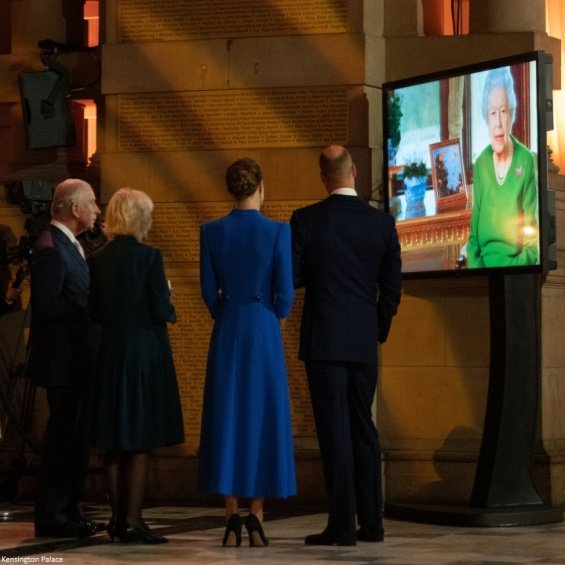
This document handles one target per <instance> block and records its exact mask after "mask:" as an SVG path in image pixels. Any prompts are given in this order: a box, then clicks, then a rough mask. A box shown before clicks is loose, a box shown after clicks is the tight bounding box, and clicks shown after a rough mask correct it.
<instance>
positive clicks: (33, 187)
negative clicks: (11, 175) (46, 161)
mask: <svg viewBox="0 0 565 565" xmlns="http://www.w3.org/2000/svg"><path fill="white" fill-rule="evenodd" d="M4 188H5V190H6V202H7V203H8V204H14V205H16V206H19V207H20V209H21V211H22V212H23V213H24V214H33V215H36V214H40V213H43V212H45V213H48V212H49V208H50V206H51V200H52V199H53V188H54V184H53V183H51V182H48V181H44V180H38V179H32V180H24V181H14V182H8V183H5V184H4Z"/></svg>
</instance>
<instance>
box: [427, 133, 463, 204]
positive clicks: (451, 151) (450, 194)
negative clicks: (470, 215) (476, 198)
mask: <svg viewBox="0 0 565 565" xmlns="http://www.w3.org/2000/svg"><path fill="white" fill-rule="evenodd" d="M430 164H431V169H432V184H433V187H434V194H435V197H436V202H437V211H438V213H441V212H446V211H453V210H464V209H465V208H466V206H467V191H466V189H465V168H464V166H463V156H462V154H461V143H460V141H459V138H455V139H448V140H446V141H440V142H438V143H431V144H430Z"/></svg>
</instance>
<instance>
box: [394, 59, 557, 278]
mask: <svg viewBox="0 0 565 565" xmlns="http://www.w3.org/2000/svg"><path fill="white" fill-rule="evenodd" d="M548 85H549V86H548ZM550 121H551V57H550V56H549V55H547V54H545V53H544V52H542V51H536V52H531V53H524V54H521V55H517V56H512V57H508V58H505V59H497V60H493V61H487V62H482V63H480V64H476V65H471V66H466V67H460V68H456V69H450V70H446V71H442V72H439V73H435V74H433V75H425V76H424V75H422V76H418V77H412V78H409V79H405V80H400V81H395V82H389V83H385V84H384V85H383V125H384V127H383V130H384V143H383V147H384V154H385V158H384V163H385V166H384V183H385V187H386V190H385V204H386V208H387V210H388V211H389V212H390V213H391V214H392V215H393V216H394V217H395V218H396V223H397V229H398V233H399V237H400V241H401V245H402V262H403V273H404V274H405V275H407V276H408V277H415V276H443V275H463V274H490V273H492V272H498V273H501V274H505V273H520V272H545V271H547V270H548V268H550V261H549V258H548V245H549V237H550V236H549V231H550V226H549V223H550V222H549V218H548V214H547V142H546V131H547V128H548V126H549V124H550ZM550 127H552V125H551V126H550Z"/></svg>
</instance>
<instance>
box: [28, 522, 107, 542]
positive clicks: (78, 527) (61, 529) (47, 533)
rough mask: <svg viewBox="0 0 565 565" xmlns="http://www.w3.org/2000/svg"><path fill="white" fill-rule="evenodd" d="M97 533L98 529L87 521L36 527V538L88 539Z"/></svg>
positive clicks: (37, 525)
mask: <svg viewBox="0 0 565 565" xmlns="http://www.w3.org/2000/svg"><path fill="white" fill-rule="evenodd" d="M96 532H97V529H96V527H95V526H94V525H93V524H92V523H90V522H86V521H81V522H74V521H71V522H67V523H66V524H36V525H35V537H36V538H88V537H90V536H93V535H94V534H95V533H96Z"/></svg>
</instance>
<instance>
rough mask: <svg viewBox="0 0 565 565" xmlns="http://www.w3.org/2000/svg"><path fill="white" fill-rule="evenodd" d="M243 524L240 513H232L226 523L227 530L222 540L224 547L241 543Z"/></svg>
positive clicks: (237, 545)
mask: <svg viewBox="0 0 565 565" xmlns="http://www.w3.org/2000/svg"><path fill="white" fill-rule="evenodd" d="M241 526H242V524H241V518H240V517H239V514H232V515H231V516H230V518H229V520H228V523H227V524H226V531H225V533H224V539H223V541H222V545H223V546H224V547H239V546H240V545H241Z"/></svg>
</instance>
